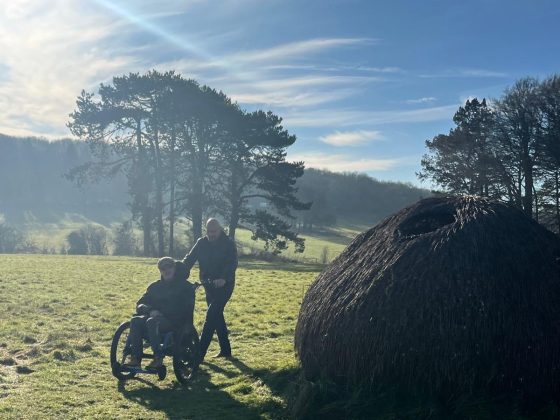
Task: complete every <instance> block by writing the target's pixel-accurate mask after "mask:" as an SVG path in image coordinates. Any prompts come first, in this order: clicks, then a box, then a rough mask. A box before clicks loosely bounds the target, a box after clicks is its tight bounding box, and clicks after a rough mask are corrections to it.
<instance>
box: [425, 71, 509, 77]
mask: <svg viewBox="0 0 560 420" xmlns="http://www.w3.org/2000/svg"><path fill="white" fill-rule="evenodd" d="M508 76H509V75H508V74H507V73H504V72H501V71H495V70H488V69H450V70H445V71H442V72H436V73H424V74H420V75H419V77H420V78H423V79H440V78H505V77H508Z"/></svg>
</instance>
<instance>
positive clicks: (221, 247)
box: [183, 232, 237, 294]
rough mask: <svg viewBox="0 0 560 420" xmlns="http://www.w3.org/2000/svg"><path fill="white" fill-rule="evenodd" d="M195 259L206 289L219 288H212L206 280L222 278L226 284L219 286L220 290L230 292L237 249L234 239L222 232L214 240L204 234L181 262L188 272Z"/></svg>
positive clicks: (233, 283)
mask: <svg viewBox="0 0 560 420" xmlns="http://www.w3.org/2000/svg"><path fill="white" fill-rule="evenodd" d="M196 261H198V266H199V269H200V274H199V277H200V281H201V283H202V284H203V285H204V286H205V288H206V290H207V291H211V292H218V291H219V289H215V288H213V287H212V286H211V285H209V283H208V282H209V281H211V280H217V279H224V280H225V281H226V284H225V285H224V286H223V288H220V289H222V290H220V292H222V293H224V294H231V292H232V291H233V287H234V285H235V270H236V269H237V249H236V247H235V242H234V241H232V240H231V239H230V238H229V237H228V236H227V235H226V234H225V233H224V232H222V233H221V234H220V236H219V237H218V238H217V239H216V240H215V241H209V240H208V237H206V236H204V237H202V238H200V239H198V240H197V241H196V244H195V245H194V246H193V247H192V249H191V250H190V252H189V253H188V254H187V255H186V256H185V258H184V259H183V263H184V264H185V266H186V269H187V270H188V271H189V272H190V269H191V268H192V267H193V265H194V263H195V262H196Z"/></svg>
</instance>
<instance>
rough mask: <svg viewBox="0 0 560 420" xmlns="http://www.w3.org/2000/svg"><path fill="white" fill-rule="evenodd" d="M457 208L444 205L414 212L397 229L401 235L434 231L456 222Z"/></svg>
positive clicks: (409, 235)
mask: <svg viewBox="0 0 560 420" xmlns="http://www.w3.org/2000/svg"><path fill="white" fill-rule="evenodd" d="M455 220H456V219H455V208H454V207H453V206H442V207H437V208H432V209H429V210H425V211H422V212H421V213H418V214H413V215H411V216H410V217H409V218H407V219H406V220H405V221H404V222H402V223H401V224H400V226H399V228H398V229H397V233H398V234H399V235H400V236H405V237H411V236H417V235H422V234H425V233H429V232H434V231H436V230H438V229H440V228H442V227H444V226H447V225H450V224H452V223H454V222H455Z"/></svg>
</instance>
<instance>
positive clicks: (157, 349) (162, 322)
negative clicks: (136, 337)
mask: <svg viewBox="0 0 560 420" xmlns="http://www.w3.org/2000/svg"><path fill="white" fill-rule="evenodd" d="M146 329H147V330H148V339H149V340H150V345H151V346H152V351H153V352H154V360H153V361H152V363H150V364H149V365H148V367H150V368H157V367H160V366H161V365H162V362H163V354H162V352H161V342H162V340H163V335H164V334H165V333H166V332H169V331H171V330H172V329H173V326H172V325H171V323H170V322H169V321H168V320H167V319H166V318H164V317H163V316H155V317H150V318H148V320H147V321H146Z"/></svg>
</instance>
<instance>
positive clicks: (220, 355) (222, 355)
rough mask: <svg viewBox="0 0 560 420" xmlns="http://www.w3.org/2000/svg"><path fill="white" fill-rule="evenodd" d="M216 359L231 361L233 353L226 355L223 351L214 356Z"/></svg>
mask: <svg viewBox="0 0 560 420" xmlns="http://www.w3.org/2000/svg"><path fill="white" fill-rule="evenodd" d="M212 357H213V358H214V359H217V358H219V357H223V358H224V359H231V353H225V352H223V351H221V352H219V353H217V354H215V355H214V356H212Z"/></svg>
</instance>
